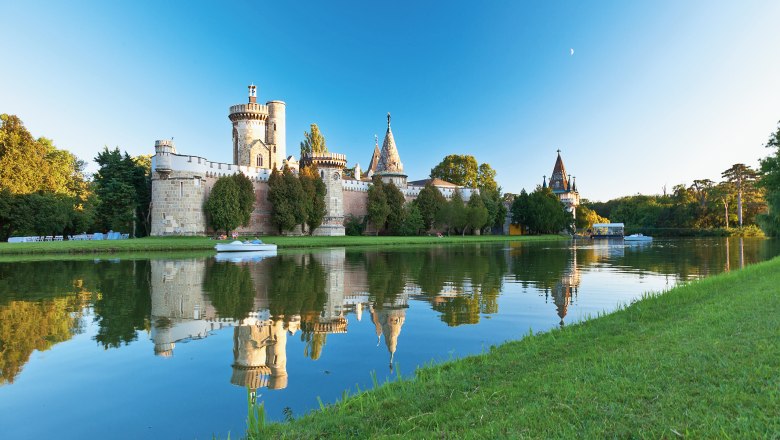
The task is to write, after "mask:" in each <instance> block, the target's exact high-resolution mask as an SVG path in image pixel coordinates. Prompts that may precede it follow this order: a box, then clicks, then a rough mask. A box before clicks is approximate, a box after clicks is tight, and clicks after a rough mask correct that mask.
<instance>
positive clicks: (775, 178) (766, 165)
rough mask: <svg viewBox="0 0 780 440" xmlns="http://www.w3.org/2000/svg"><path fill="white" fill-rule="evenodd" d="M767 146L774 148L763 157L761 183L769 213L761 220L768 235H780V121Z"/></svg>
mask: <svg viewBox="0 0 780 440" xmlns="http://www.w3.org/2000/svg"><path fill="white" fill-rule="evenodd" d="M766 148H774V151H773V153H772V154H771V155H769V156H767V157H765V158H764V159H761V179H760V182H759V185H760V187H761V188H762V189H764V190H765V191H766V202H767V205H768V207H769V210H768V212H767V213H765V214H763V215H761V217H760V218H759V222H760V224H761V228H762V229H763V230H764V232H766V234H767V235H769V236H772V237H778V236H780V122H778V125H777V131H776V132H774V133H772V134H771V135H770V136H769V140H768V141H767V143H766Z"/></svg>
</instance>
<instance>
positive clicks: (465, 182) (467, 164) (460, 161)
mask: <svg viewBox="0 0 780 440" xmlns="http://www.w3.org/2000/svg"><path fill="white" fill-rule="evenodd" d="M477 173H478V166H477V160H476V159H475V158H474V156H471V155H468V154H450V155H449V156H447V157H445V158H444V159H443V160H442V161H441V162H440V163H439V164H438V165H436V166H435V167H433V169H432V170H431V178H432V179H442V180H446V181H447V182H450V183H454V184H455V185H460V186H465V187H468V188H475V187H476V186H477Z"/></svg>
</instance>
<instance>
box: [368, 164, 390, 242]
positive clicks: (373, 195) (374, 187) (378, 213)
mask: <svg viewBox="0 0 780 440" xmlns="http://www.w3.org/2000/svg"><path fill="white" fill-rule="evenodd" d="M384 186H385V185H384V183H382V179H380V178H379V177H377V176H374V180H373V182H372V183H371V186H370V187H369V188H368V206H367V210H368V221H369V222H370V223H371V226H373V227H374V228H375V229H376V235H379V231H380V230H381V229H382V228H384V226H385V222H386V221H387V217H388V216H389V215H390V208H389V207H388V205H387V193H386V192H385V188H384Z"/></svg>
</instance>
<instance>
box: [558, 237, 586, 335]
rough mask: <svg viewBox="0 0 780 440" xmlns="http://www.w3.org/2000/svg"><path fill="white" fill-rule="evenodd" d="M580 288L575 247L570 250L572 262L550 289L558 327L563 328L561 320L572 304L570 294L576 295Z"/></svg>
mask: <svg viewBox="0 0 780 440" xmlns="http://www.w3.org/2000/svg"><path fill="white" fill-rule="evenodd" d="M579 286H580V271H579V268H578V267H577V246H576V245H574V247H573V248H572V260H571V264H570V265H569V267H568V268H567V269H566V270H565V271H564V272H563V274H562V275H561V279H560V280H559V281H558V282H557V283H555V287H553V289H552V296H553V302H554V303H555V309H556V310H557V312H558V317H559V318H561V321H560V325H561V327H563V325H564V322H563V318H565V317H566V314H567V313H568V311H569V305H570V304H571V303H572V294H574V295H575V296H576V295H577V289H578V288H579Z"/></svg>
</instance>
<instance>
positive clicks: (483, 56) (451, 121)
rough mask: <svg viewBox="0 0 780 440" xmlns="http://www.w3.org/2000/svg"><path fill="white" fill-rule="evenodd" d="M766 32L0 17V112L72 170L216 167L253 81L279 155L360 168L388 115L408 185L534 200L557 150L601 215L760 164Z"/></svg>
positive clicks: (120, 5)
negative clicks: (73, 163) (447, 176)
mask: <svg viewBox="0 0 780 440" xmlns="http://www.w3.org/2000/svg"><path fill="white" fill-rule="evenodd" d="M778 22H780V2H777V1H744V2H713V1H693V0H692V1H685V2H679V1H652V2H651V1H646V2H639V1H636V2H624V1H598V2H595V1H594V2H582V1H544V2H542V1H534V2H531V1H492V2H484V3H476V2H474V3H472V2H469V3H459V2H446V3H445V2H432V1H417V2H400V1H399V2H373V1H372V2H343V1H330V2H302V1H296V2H271V1H243V2H202V3H199V2H183V1H182V2H145V1H138V2H94V3H89V2H81V1H76V2H38V1H30V2H11V1H6V0H0V38H2V41H3V42H4V43H5V44H4V45H3V54H2V56H1V57H0V59H2V65H0V112H4V113H13V114H17V115H19V116H20V117H21V118H22V120H23V121H24V122H25V124H26V125H27V127H28V128H29V129H30V130H31V131H32V133H33V135H35V136H46V137H49V138H52V139H54V142H55V144H56V145H57V146H58V147H60V148H65V149H68V150H70V151H72V152H74V153H75V154H76V155H78V156H79V157H80V158H82V159H85V160H91V158H93V157H94V156H95V155H96V154H97V152H98V151H99V150H100V149H101V148H102V147H103V146H104V145H107V146H109V147H114V146H118V147H120V148H121V149H123V150H127V151H128V152H129V153H130V154H132V155H138V154H151V153H152V152H153V146H154V141H155V139H162V138H170V137H175V142H176V146H177V149H178V150H179V152H180V153H185V154H193V155H199V156H204V157H207V158H209V159H211V160H218V161H224V162H228V161H230V160H232V150H231V142H230V133H231V130H230V121H229V120H228V118H227V109H228V107H229V106H230V105H232V104H238V103H243V102H245V101H246V86H247V85H248V84H249V83H251V82H254V84H256V85H258V87H259V100H260V101H263V102H264V101H266V100H272V99H279V100H283V101H285V102H286V103H287V142H288V146H287V148H288V153H295V154H297V151H298V143H299V142H300V140H301V139H302V134H303V132H304V130H307V129H308V127H309V124H311V123H312V122H314V123H317V124H318V125H319V126H320V128H321V130H322V131H323V133H324V134H325V136H326V139H327V143H328V147H329V148H330V150H331V151H335V152H340V153H345V154H347V158H348V160H349V162H350V165H352V164H354V163H355V162H359V163H360V164H361V165H362V166H363V167H365V166H366V165H367V164H368V161H369V159H370V156H371V152H372V149H373V143H374V134H378V135H379V137H380V143H381V139H382V136H383V135H384V130H385V127H386V119H385V115H386V113H387V112H391V113H392V115H393V134H394V135H395V139H396V142H397V144H398V148H399V152H400V155H401V160H402V161H403V162H404V166H405V169H406V172H407V174H409V177H410V179H421V178H424V177H426V176H427V174H428V173H429V172H430V169H431V168H432V167H433V166H435V165H436V164H437V163H438V162H439V161H440V160H441V159H442V158H443V157H444V156H445V155H447V154H452V153H457V154H472V155H474V156H475V157H476V158H477V160H478V161H479V162H488V163H490V164H491V165H492V166H493V167H494V168H495V169H496V170H497V172H498V176H497V178H498V181H499V183H500V185H501V186H502V187H503V189H504V190H505V191H509V192H519V191H520V189H522V188H526V189H528V190H531V189H533V187H534V186H535V185H537V184H538V183H540V182H541V179H542V175H548V176H549V174H550V173H551V171H552V168H553V165H554V162H555V154H556V153H555V151H556V150H557V149H558V148H560V149H561V150H562V155H563V159H564V163H565V165H566V167H567V170H568V171H569V173H570V174H573V175H575V176H576V177H577V185H578V187H579V190H580V192H581V195H582V196H583V197H586V198H589V199H592V200H607V199H609V198H613V197H618V196H622V195H629V194H636V193H646V194H655V193H660V192H661V191H662V189H663V187H664V185H666V186H667V188H668V189H669V190H671V188H672V186H674V185H676V184H678V183H685V184H690V183H691V181H692V180H693V179H696V178H710V179H713V180H718V179H719V178H720V172H721V171H723V170H725V169H727V168H728V167H730V166H731V165H732V164H734V163H737V162H742V163H746V164H748V165H752V166H756V165H757V161H758V159H759V158H761V157H764V156H766V155H767V154H768V153H769V151H767V150H766V149H765V148H763V145H764V143H765V142H766V140H767V138H768V136H769V134H770V133H771V132H773V131H774V130H775V127H776V124H777V121H778V120H780V56H779V55H780V32H777V23H778ZM572 48H573V49H574V55H571V54H570V49H572ZM92 169H94V167H93V168H92Z"/></svg>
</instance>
